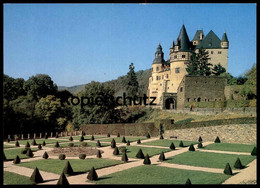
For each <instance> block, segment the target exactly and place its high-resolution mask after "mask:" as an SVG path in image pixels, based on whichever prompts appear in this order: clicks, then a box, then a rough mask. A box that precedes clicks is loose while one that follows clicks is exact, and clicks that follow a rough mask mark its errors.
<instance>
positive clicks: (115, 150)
mask: <svg viewBox="0 0 260 188" xmlns="http://www.w3.org/2000/svg"><path fill="white" fill-rule="evenodd" d="M113 155H119V150H118V147H115V149H114V152H113Z"/></svg>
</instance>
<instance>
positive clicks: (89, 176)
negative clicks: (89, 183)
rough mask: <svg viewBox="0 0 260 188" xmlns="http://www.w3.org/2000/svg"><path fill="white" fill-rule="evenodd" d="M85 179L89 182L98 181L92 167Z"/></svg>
mask: <svg viewBox="0 0 260 188" xmlns="http://www.w3.org/2000/svg"><path fill="white" fill-rule="evenodd" d="M87 179H89V180H98V175H97V172H96V170H95V168H94V167H92V168H91V170H90V171H89V173H88V176H87Z"/></svg>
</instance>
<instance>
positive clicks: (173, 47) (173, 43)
mask: <svg viewBox="0 0 260 188" xmlns="http://www.w3.org/2000/svg"><path fill="white" fill-rule="evenodd" d="M174 46H175V44H174V40H173V41H172V46H171V48H174Z"/></svg>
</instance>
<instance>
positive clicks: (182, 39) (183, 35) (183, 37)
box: [176, 24, 190, 51]
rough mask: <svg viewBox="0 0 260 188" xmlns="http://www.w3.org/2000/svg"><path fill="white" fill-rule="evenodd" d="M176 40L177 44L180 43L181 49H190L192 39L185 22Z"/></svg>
mask: <svg viewBox="0 0 260 188" xmlns="http://www.w3.org/2000/svg"><path fill="white" fill-rule="evenodd" d="M176 41H177V45H180V48H179V51H190V40H189V37H188V34H187V32H186V28H185V26H184V24H183V25H182V28H181V30H180V34H179V36H178V38H177V40H176Z"/></svg>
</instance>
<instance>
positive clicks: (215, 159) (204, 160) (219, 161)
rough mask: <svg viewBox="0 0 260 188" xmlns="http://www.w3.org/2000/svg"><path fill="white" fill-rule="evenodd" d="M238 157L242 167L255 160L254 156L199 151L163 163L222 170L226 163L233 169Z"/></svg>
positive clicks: (186, 153) (183, 154) (168, 159)
mask: <svg viewBox="0 0 260 188" xmlns="http://www.w3.org/2000/svg"><path fill="white" fill-rule="evenodd" d="M238 157H239V159H240V160H241V163H242V165H247V164H248V163H250V162H252V161H253V160H254V159H255V158H256V157H255V156H251V155H233V154H222V153H209V152H200V151H195V152H190V151H188V152H185V153H182V154H180V155H176V156H174V157H169V158H167V160H166V161H165V162H167V163H175V164H183V165H190V166H200V167H209V168H223V170H224V168H225V166H226V164H227V163H229V164H230V166H231V168H232V169H233V168H234V164H235V162H236V160H237V158H238Z"/></svg>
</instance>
